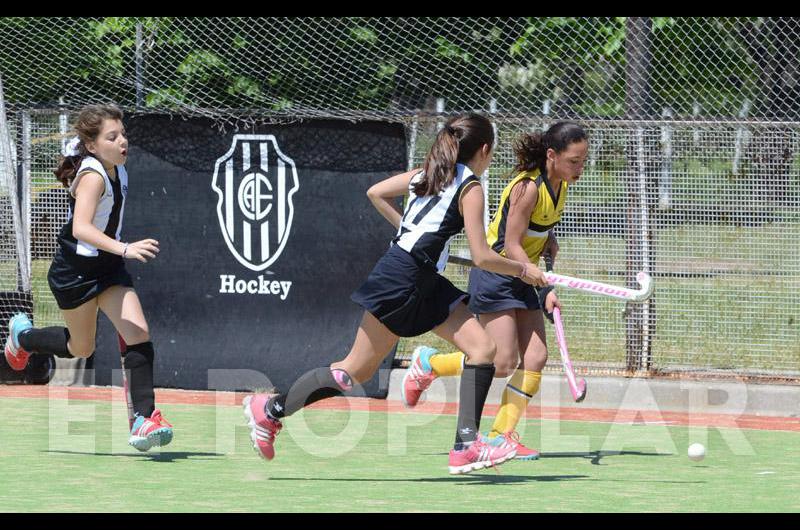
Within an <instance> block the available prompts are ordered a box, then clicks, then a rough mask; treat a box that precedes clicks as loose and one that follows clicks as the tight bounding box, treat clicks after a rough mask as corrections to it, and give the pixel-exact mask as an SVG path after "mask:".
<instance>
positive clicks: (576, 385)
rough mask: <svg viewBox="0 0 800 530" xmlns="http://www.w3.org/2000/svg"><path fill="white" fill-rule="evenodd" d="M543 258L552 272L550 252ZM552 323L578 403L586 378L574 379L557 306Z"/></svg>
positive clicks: (548, 272) (570, 386)
mask: <svg viewBox="0 0 800 530" xmlns="http://www.w3.org/2000/svg"><path fill="white" fill-rule="evenodd" d="M543 258H544V264H545V268H546V269H547V274H552V271H553V257H552V256H551V255H550V254H545V255H544V256H543ZM542 310H544V307H542ZM553 325H554V326H555V328H556V341H557V342H558V350H559V351H560V352H561V365H562V366H563V367H564V373H565V374H566V375H567V383H569V391H570V392H572V399H574V400H575V403H580V402H581V401H583V398H585V397H586V379H583V378H581V379H580V380H579V381H576V380H575V369H574V368H572V361H570V359H569V350H568V349H567V339H566V337H565V336H564V324H562V323H561V310H560V309H559V308H557V307H554V308H553Z"/></svg>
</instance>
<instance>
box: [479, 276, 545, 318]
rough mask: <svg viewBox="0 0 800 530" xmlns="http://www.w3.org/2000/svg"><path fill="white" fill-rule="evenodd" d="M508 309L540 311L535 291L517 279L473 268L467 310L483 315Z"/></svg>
mask: <svg viewBox="0 0 800 530" xmlns="http://www.w3.org/2000/svg"><path fill="white" fill-rule="evenodd" d="M509 309H530V310H536V309H541V305H539V297H538V295H537V294H536V289H534V287H533V286H532V285H530V284H527V283H525V282H523V281H522V280H520V279H519V278H515V277H513V276H508V275H506V274H497V273H494V272H489V271H485V270H483V269H479V268H477V267H473V269H472V270H471V271H470V273H469V310H470V311H472V312H473V313H474V314H476V315H484V314H486V313H497V312H499V311H507V310H509Z"/></svg>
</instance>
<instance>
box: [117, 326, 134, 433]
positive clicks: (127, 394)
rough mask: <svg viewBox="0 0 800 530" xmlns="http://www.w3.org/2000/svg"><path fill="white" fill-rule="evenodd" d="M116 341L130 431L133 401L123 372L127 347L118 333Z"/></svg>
mask: <svg viewBox="0 0 800 530" xmlns="http://www.w3.org/2000/svg"><path fill="white" fill-rule="evenodd" d="M117 339H119V360H120V363H121V364H122V389H123V391H124V392H125V403H126V404H127V405H128V429H132V428H133V420H134V416H133V400H132V399H131V389H130V387H129V386H128V374H127V372H126V370H125V351H126V350H127V349H128V345H127V344H125V339H123V338H122V335H120V334H119V333H117Z"/></svg>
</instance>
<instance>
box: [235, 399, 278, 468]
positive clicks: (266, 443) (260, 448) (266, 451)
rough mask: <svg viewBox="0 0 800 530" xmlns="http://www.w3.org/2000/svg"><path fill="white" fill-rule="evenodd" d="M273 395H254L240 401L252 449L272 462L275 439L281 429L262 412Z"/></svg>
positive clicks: (276, 421)
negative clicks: (248, 427)
mask: <svg viewBox="0 0 800 530" xmlns="http://www.w3.org/2000/svg"><path fill="white" fill-rule="evenodd" d="M273 395H274V394H254V395H252V396H247V397H245V398H244V400H242V407H243V408H244V416H245V418H247V425H249V426H250V439H251V440H253V449H255V450H256V451H257V452H258V454H259V456H261V458H263V459H265V460H272V459H273V457H274V456H275V437H276V436H277V435H278V433H279V432H280V430H281V429H282V428H283V424H282V423H281V422H280V421H278V420H273V419H272V418H270V417H269V416H267V414H266V412H264V407H265V406H266V404H267V401H269V399H270V398H271V397H272V396H273Z"/></svg>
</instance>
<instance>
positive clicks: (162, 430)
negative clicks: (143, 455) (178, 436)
mask: <svg viewBox="0 0 800 530" xmlns="http://www.w3.org/2000/svg"><path fill="white" fill-rule="evenodd" d="M171 441H172V424H171V423H169V422H168V421H167V420H165V419H164V417H163V416H162V415H161V411H160V410H158V409H155V410H154V411H153V413H152V414H151V415H150V417H149V418H145V417H144V416H139V415H137V416H136V420H135V421H134V422H133V427H131V437H130V438H129V439H128V444H129V445H132V446H133V447H135V448H136V449H138V450H139V451H149V450H150V448H152V447H161V446H164V445H167V444H168V443H170V442H171Z"/></svg>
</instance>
